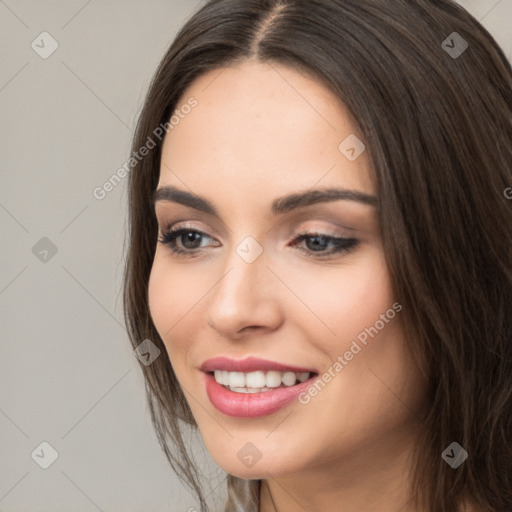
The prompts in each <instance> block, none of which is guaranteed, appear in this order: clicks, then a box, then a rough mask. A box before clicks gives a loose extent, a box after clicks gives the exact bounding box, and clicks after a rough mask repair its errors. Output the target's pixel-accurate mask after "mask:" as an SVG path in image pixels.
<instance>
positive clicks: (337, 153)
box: [159, 61, 375, 196]
mask: <svg viewBox="0 0 512 512" xmlns="http://www.w3.org/2000/svg"><path fill="white" fill-rule="evenodd" d="M191 98H194V99H195V100H196V101H197V105H196V106H195V107H194V108H193V109H191V110H190V109H184V110H183V112H181V111H180V108H181V106H182V105H185V104H186V103H187V102H188V101H189V100H190V99H191ZM184 112H188V113H186V114H185V113H184ZM176 113H178V114H181V115H180V116H179V119H180V120H179V122H178V123H177V124H176V125H175V126H173V128H172V129H171V130H170V131H169V133H168V134H167V136H166V138H165V141H164V146H163V150H162V165H161V170H160V182H159V183H160V184H161V185H170V184H174V185H183V183H180V180H181V181H183V182H184V183H185V185H187V186H188V187H189V188H192V189H194V190H197V191H198V192H199V191H208V192H210V193H217V191H218V190H219V187H222V188H223V189H226V190H229V191H231V192H232V193H234V192H235V191H238V193H239V194H242V195H244V193H246V194H247V195H250V191H252V192H253V194H254V193H259V194H260V196H261V195H262V194H263V196H266V195H268V194H269V193H272V194H273V195H275V196H277V195H280V194H281V193H282V192H287V191H290V190H292V189H304V188H308V187H313V186H315V185H316V184H318V185H321V186H343V187H344V188H348V189H356V190H359V191H361V192H365V193H368V194H372V193H374V192H375V191H374V188H373V185H372V182H371V179H370V162H369V160H368V156H367V153H366V152H365V151H363V152H362V153H361V155H360V156H359V157H358V158H357V159H355V160H352V161H351V160H350V159H349V158H347V156H346V154H345V153H344V151H345V150H346V146H347V144H342V143H344V141H346V140H348V141H349V142H351V141H354V140H357V139H362V138H363V137H362V135H361V133H360V132H359V129H358V127H357V123H356V122H355V120H354V119H353V117H352V116H351V114H350V112H349V111H348V109H347V108H346V106H345V105H344V104H343V103H342V102H341V101H340V100H339V98H337V97H336V96H335V95H334V94H333V93H332V92H331V91H330V90H329V89H327V88H326V87H324V86H323V85H322V84H321V83H320V82H318V81H315V80H313V79H312V78H310V77H307V76H305V75H304V74H302V73H301V72H300V71H297V70H295V69H292V68H289V67H287V66H283V65H280V64H276V63H259V62H252V61H246V62H244V63H242V64H238V65H236V66H232V67H226V68H221V69H216V70H213V71H210V72H208V73H206V74H205V75H202V76H200V77H199V78H198V79H197V80H196V81H194V82H193V83H192V84H191V85H190V86H189V87H188V89H187V90H186V91H185V92H184V93H183V95H182V97H181V98H180V101H179V102H178V104H177V106H176ZM355 137H357V139H355ZM340 144H341V146H340ZM349 145H350V144H349ZM352 145H353V144H352ZM356 149H357V148H356Z"/></svg>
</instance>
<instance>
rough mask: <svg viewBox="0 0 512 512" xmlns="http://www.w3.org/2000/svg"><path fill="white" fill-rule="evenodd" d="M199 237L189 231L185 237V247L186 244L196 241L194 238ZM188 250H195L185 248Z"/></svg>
mask: <svg viewBox="0 0 512 512" xmlns="http://www.w3.org/2000/svg"><path fill="white" fill-rule="evenodd" d="M198 237H200V235H199V233H193V232H191V231H189V232H188V233H187V234H186V235H185V244H184V245H185V247H187V243H188V242H190V243H192V244H193V243H194V242H195V241H196V238H198ZM187 248H188V249H195V247H187Z"/></svg>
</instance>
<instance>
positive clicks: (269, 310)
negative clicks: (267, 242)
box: [207, 250, 283, 339]
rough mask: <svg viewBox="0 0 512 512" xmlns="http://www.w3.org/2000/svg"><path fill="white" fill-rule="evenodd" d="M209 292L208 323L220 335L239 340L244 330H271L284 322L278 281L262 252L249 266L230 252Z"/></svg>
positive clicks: (238, 256) (234, 251)
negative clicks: (221, 271) (221, 272)
mask: <svg viewBox="0 0 512 512" xmlns="http://www.w3.org/2000/svg"><path fill="white" fill-rule="evenodd" d="M224 269H225V271H224V273H223V275H222V276H221V277H220V279H219V281H218V282H217V284H216V285H214V288H213V289H212V291H211V294H210V300H209V303H208V314H207V324H208V325H209V326H210V327H212V328H213V329H214V330H215V331H217V332H218V333H219V334H220V335H221V336H223V337H225V338H228V339H238V338H239V337H240V336H242V335H243V334H244V333H246V332H247V331H252V330H254V329H256V328H257V329H262V330H264V331H269V332H270V331H273V330H275V329H277V328H278V327H279V325H280V324H281V323H282V321H283V315H282V311H281V307H282V304H281V303H280V301H279V298H278V293H279V280H278V279H277V278H276V276H275V275H274V273H273V272H271V271H270V269H269V268H268V267H267V259H266V258H265V252H263V253H262V254H261V255H260V256H258V257H257V258H256V259H255V260H254V261H252V262H250V263H248V262H247V261H245V260H244V259H243V258H242V257H241V256H240V255H239V254H238V253H237V252H236V250H233V254H232V256H231V257H230V258H229V260H228V261H227V263H226V266H225V267H224Z"/></svg>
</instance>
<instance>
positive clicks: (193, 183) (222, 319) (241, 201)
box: [148, 61, 425, 512]
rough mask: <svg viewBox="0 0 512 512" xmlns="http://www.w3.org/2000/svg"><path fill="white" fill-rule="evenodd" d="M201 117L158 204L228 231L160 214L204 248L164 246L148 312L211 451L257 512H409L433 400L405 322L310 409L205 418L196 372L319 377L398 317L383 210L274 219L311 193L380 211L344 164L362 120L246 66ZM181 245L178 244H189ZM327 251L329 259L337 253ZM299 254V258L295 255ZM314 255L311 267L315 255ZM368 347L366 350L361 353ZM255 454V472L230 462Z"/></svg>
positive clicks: (338, 207)
mask: <svg viewBox="0 0 512 512" xmlns="http://www.w3.org/2000/svg"><path fill="white" fill-rule="evenodd" d="M189 97H194V98H196V99H197V101H198V105H197V107H195V108H194V109H193V110H192V112H191V113H190V114H189V115H187V116H186V117H184V119H182V120H181V121H180V123H179V124H178V125H177V126H175V127H174V129H173V130H171V131H170V132H169V133H168V135H167V136H166V138H165V141H164V146H163V152H162V166H161V169H160V178H159V183H158V186H157V188H160V187H162V186H167V185H173V186H176V187H178V188H180V189H182V190H186V191H189V192H193V193H195V194H198V195H200V196H203V197H205V198H207V199H208V200H210V201H211V202H212V203H213V204H214V205H215V206H216V208H217V209H218V210H219V215H220V218H216V217H214V216H212V215H209V214H206V213H202V212H199V211H196V210H194V209H192V208H190V207H186V206H183V205H180V204H177V203H174V202H169V201H159V202H157V203H156V205H155V211H156V215H157V219H158V223H159V229H160V236H162V235H163V234H164V231H165V230H166V226H167V224H172V226H173V228H179V227H187V228H191V229H196V230H198V231H201V232H203V233H205V234H206V236H204V237H203V238H202V239H200V241H199V242H197V243H196V245H195V246H194V245H192V244H190V242H189V245H188V246H185V245H184V243H187V239H186V238H185V237H183V236H182V237H178V239H177V240H176V245H178V246H179V247H181V248H185V250H187V247H199V249H188V250H189V251H190V252H194V251H195V252H196V253H199V256H196V257H186V256H182V255H175V254H173V253H172V251H171V250H170V248H169V247H168V246H165V245H163V244H161V243H159V242H157V241H155V247H156V250H155V258H154V263H153V267H152V271H151V276H150V281H149V290H148V294H149V302H150V311H151V316H152V319H153V322H154V324H155V327H156V328H157V330H158V332H159V334H160V336H161V337H162V339H163V341H164V343H165V346H166V349H167V352H168V356H169V358H170V361H171V363H172V366H173V369H174V371H175V372H176V375H177V378H178V380H179V382H180V384H181V385H182V387H183V389H184V391H185V396H186V397H187V400H188V403H189V405H190V408H191V410H192V413H193V415H194V417H195V419H196V421H197V424H198V427H199V430H200V432H201V435H202V438H203V440H204V443H205V445H206V447H207V449H208V451H209V452H210V454H211V455H212V457H213V459H214V460H215V461H216V462H217V463H218V464H219V466H221V467H222V468H223V469H224V470H225V471H227V472H229V473H231V474H234V475H236V476H238V477H241V478H246V479H264V480H265V481H266V485H265V486H263V491H262V494H261V502H262V503H261V511H263V512H270V511H273V510H275V509H274V505H273V504H272V500H271V499H270V495H269V492H268V490H270V492H271V493H272V498H273V502H274V503H275V507H276V509H277V510H279V511H284V510H286V511H287V512H294V511H304V510H307V511H308V512H317V511H322V512H324V511H326V510H341V508H340V504H343V511H344V512H356V511H357V512H360V511H361V510H364V511H366V512H374V511H375V512H377V511H378V512H397V511H399V510H400V512H413V509H412V508H411V506H410V503H409V501H410V498H411V495H410V476H411V472H410V467H411V451H412V449H413V447H414V446H415V445H416V443H417V435H418V433H419V429H420V428H421V425H419V424H418V422H416V421H415V418H417V414H418V411H419V410H420V409H421V407H422V406H423V405H424V402H425V384H424V382H423V381H422V378H421V377H420V374H419V371H418V369H417V368H416V366H415V365H414V363H413V361H412V359H411V356H410V354H409V352H408V351H407V348H406V345H405V342H404V335H403V326H402V322H401V318H400V313H397V314H396V316H395V317H394V318H393V319H392V320H390V321H389V322H388V323H386V324H385V327H384V328H382V329H381V330H380V331H379V332H378V334H377V335H375V336H374V337H373V338H370V337H369V338H368V343H367V345H366V346H362V350H361V351H360V352H359V353H358V354H357V355H355V356H354V357H353V359H352V360H351V361H349V362H348V364H347V365H346V366H344V367H343V369H342V370H341V371H339V372H338V373H337V374H336V376H335V377H334V378H332V379H331V381H330V382H329V383H327V385H326V386H325V387H324V388H323V389H322V390H321V391H320V392H319V393H318V395H317V396H315V397H313V398H311V400H310V402H309V403H308V404H306V405H303V404H301V403H299V401H295V402H293V403H292V404H290V405H288V406H287V407H285V408H284V409H281V410H280V411H278V412H276V413H274V414H271V415H268V416H263V417H260V418H252V419H251V418H249V419H244V418H235V417H231V416H227V415H225V414H223V413H221V412H219V411H218V410H217V409H216V408H215V407H214V406H213V405H212V404H211V402H210V400H209V398H208V396H207V394H206V390H205V386H204V382H203V377H204V375H203V373H202V372H201V371H200V370H199V367H200V365H201V364H202V363H203V362H204V361H205V360H206V359H209V358H212V357H215V356H219V355H224V356H229V357H232V358H234V359H243V358H245V357H247V356H255V357H260V358H264V359H270V360H273V361H277V362H281V363H288V364H291V365H296V366H299V367H314V368H316V369H318V372H319V374H322V373H323V372H324V371H327V370H328V369H329V368H331V367H332V366H333V363H334V362H335V361H336V360H337V358H338V356H340V355H343V354H344V353H345V352H346V351H347V350H349V348H350V346H351V343H352V342H353V341H354V340H356V337H357V335H358V334H359V333H361V332H362V331H364V330H365V328H369V327H371V326H374V325H375V323H376V321H377V320H379V319H380V318H381V315H382V314H384V313H385V312H386V311H387V310H388V309H390V308H392V305H393V303H395V302H397V299H396V297H395V296H394V293H393V287H392V282H391V281H390V275H389V272H388V268H387V264H386V261H385V258H384V253H383V247H382V236H381V232H380V224H379V216H378V210H377V208H376V207H374V206H370V205H365V204H361V203H358V202H355V201H348V200H338V201H332V202H325V203H319V204H316V205H312V206H308V207H307V208H304V209H301V210H297V211H292V212H290V213H286V214H283V215H279V216H275V215H273V214H272V212H271V211H270V204H271V202H272V201H273V200H274V199H276V198H278V197H281V196H284V195H288V194H291V193H295V192H299V191H306V190H308V189H311V188H319V187H331V186H332V187H337V188H345V189H350V190H355V191H360V192H364V193H366V194H371V195H374V196H376V189H375V186H374V184H373V180H372V168H371V163H370V160H369V157H368V152H367V151H365V152H363V153H362V154H361V155H360V156H359V157H358V158H357V159H356V160H355V161H349V160H348V159H347V158H346V157H345V156H344V155H343V154H342V153H341V152H340V150H339V149H338V146H339V144H340V143H341V142H342V141H343V140H344V139H345V138H346V137H347V136H349V135H350V134H356V135H357V136H358V137H359V138H360V139H361V140H363V137H362V135H361V134H360V133H359V131H358V128H357V125H356V123H355V120H354V119H353V118H352V116H351V115H350V113H349V111H348V110H347V109H346V107H345V106H344V105H343V104H342V103H341V102H340V101H339V99H338V98H337V97H336V96H335V95H333V93H331V92H330V91H329V90H328V89H326V88H325V87H324V86H323V85H322V84H320V83H319V82H317V81H314V80H312V79H311V78H308V77H306V76H304V75H303V74H301V73H299V72H298V71H296V70H293V69H291V68H288V67H285V66H283V65H279V64H275V63H272V64H271V65H270V64H268V63H265V64H262V63H257V62H253V61H245V62H243V63H242V64H238V65H237V66H234V67H228V68H224V69H223V70H222V72H221V73H220V74H219V70H216V71H213V72H210V73H207V74H206V75H203V76H201V77H200V78H198V79H197V80H196V81H195V82H194V83H192V84H191V86H190V87H189V89H188V90H187V91H185V93H184V94H183V96H182V99H181V100H180V102H179V103H178V105H181V104H184V103H186V101H187V99H188V98H189ZM302 230H306V231H308V232H314V231H315V230H318V231H319V232H321V233H322V234H326V235H331V236H341V237H354V238H357V239H358V240H359V244H358V245H357V246H356V247H355V248H354V249H353V250H351V251H350V252H347V253H337V254H336V253H335V254H333V255H332V256H331V257H329V258H325V259H317V258H315V255H317V254H318V253H317V252H314V249H315V247H314V243H313V244H312V243H307V241H303V242H301V243H300V244H298V245H297V246H295V247H294V246H292V242H293V240H294V239H295V237H296V236H297V234H298V233H299V232H300V231H302ZM249 235H250V236H252V237H254V238H255V239H256V240H257V241H258V242H259V244H260V246H261V248H262V249H263V253H262V254H261V255H260V256H259V257H258V258H257V259H256V260H255V261H254V262H253V263H250V264H248V263H246V262H245V261H244V260H243V259H242V258H241V257H240V256H239V255H238V254H237V252H236V248H237V246H238V244H240V242H242V240H244V238H245V237H247V236H249ZM184 238H185V239H184ZM332 247H333V246H332V245H328V246H327V247H326V248H325V249H324V253H329V251H331V248H332ZM300 248H302V249H303V250H304V251H306V252H301V250H300ZM308 249H309V253H308V252H307V251H308ZM360 345H361V344H360ZM247 442H251V443H252V444H254V445H255V446H256V447H257V449H258V450H259V451H260V452H261V455H262V456H261V459H260V460H259V461H258V462H257V463H256V464H254V465H253V466H252V467H250V468H249V467H246V465H244V463H243V462H242V461H241V460H239V458H238V457H237V452H238V451H239V450H240V449H241V448H242V447H243V446H244V445H245V444H246V443H247Z"/></svg>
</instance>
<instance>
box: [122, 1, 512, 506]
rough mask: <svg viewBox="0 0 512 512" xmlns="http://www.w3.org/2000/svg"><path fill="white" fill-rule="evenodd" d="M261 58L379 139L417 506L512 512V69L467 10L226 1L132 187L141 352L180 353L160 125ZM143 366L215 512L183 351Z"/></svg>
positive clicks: (370, 140) (252, 485)
mask: <svg viewBox="0 0 512 512" xmlns="http://www.w3.org/2000/svg"><path fill="white" fill-rule="evenodd" d="M454 32H456V33H457V34H454ZM464 41H465V42H466V43H467V48H465V46H464ZM464 48H465V51H463V50H464ZM454 49H455V50H454ZM456 50H459V54H456V53H454V52H455V51H456ZM461 51H462V53H460V52H461ZM250 58H252V59H259V60H261V61H274V62H278V63H281V64H284V65H288V66H291V67H293V68H295V69H297V70H299V71H300V72H304V73H308V74H309V75H311V76H313V77H315V78H316V79H317V80H319V81H321V82H322V83H323V84H324V85H325V86H326V87H328V88H329V89H330V90H332V91H333V92H334V93H335V94H336V95H337V96H338V97H339V98H340V100H341V101H343V102H344V103H345V105H346V106H347V107H348V109H349V110H350V112H351V113H352V114H353V116H354V118H355V119H356V120H357V122H358V124H359V128H360V133H362V134H363V135H364V137H365V144H366V147H367V151H368V153H369V156H370V160H371V162H372V165H373V168H374V172H375V176H374V179H375V180H376V181H375V182H376V184H377V192H378V197H379V214H380V220H381V226H382V235H383V243H384V251H385V257H386V261H387V263H388V268H389V272H390V275H391V278H392V280H393V285H394V289H395V291H396V296H397V300H399V301H400V303H401V304H402V305H403V312H402V318H403V319H404V325H405V330H406V336H407V340H408V342H409V344H410V347H411V350H412V351H413V354H414V356H415V358H416V360H417V362H418V364H419V366H420V368H421V369H422V371H423V373H424V375H425V376H426V378H427V379H428V383H429V387H428V397H427V398H428V407H427V413H426V415H425V417H424V418H422V421H423V422H424V425H425V427H426V429H425V430H426V435H425V438H424V439H423V440H422V443H421V444H420V445H418V447H417V454H416V459H415V460H416V461H417V464H416V468H415V473H414V489H413V493H414V495H415V502H416V505H417V507H418V510H420V509H421V510H426V511H429V512H453V511H456V510H457V511H459V510H462V508H461V507H462V505H461V504H462V500H463V498H466V497H468V498H470V499H471V500H472V501H473V502H474V503H476V504H477V505H478V506H479V507H483V509H484V510H486V511H488V512H510V511H511V510H512V448H511V442H510V435H511V433H512V432H511V426H512V398H511V392H512V250H511V248H512V200H510V199H509V197H510V196H511V195H512V192H511V194H508V195H507V193H506V191H507V189H508V190H510V188H509V187H512V107H511V106H512V69H511V66H510V63H509V62H508V60H507V58H506V57H505V55H504V53H503V51H502V50H501V49H500V47H499V46H498V44H497V43H496V41H495V40H494V38H493V37H492V36H491V35H490V34H489V32H488V31H487V30H486V29H485V28H484V27H483V26H482V25H481V24H480V23H479V22H478V21H477V20H476V19H475V18H473V17H472V16H471V15H470V14H469V13H468V12H467V11H466V10H464V9H463V8H462V7H460V6H459V5H457V4H456V3H455V2H454V1H451V0H396V1H392V2H391V1H389V0H365V1H361V0H211V1H209V2H207V3H206V4H205V5H204V6H202V8H200V9H199V10H198V12H197V13H195V14H194V15H193V16H192V17H191V19H190V20H189V21H188V22H187V23H186V24H185V25H184V26H183V28H182V29H181V31H180V32H179V33H178V35H177V37H176V38H175V40H174V42H173V43H172V45H171V47H170V48H169V50H168V51H167V53H166V55H165V56H164V58H163V60H162V61H161V63H160V65H159V67H158V70H157V71H156V74H155V76H154V78H153V81H152V83H151V86H150V88H149V92H148V94H147V97H146V100H145V104H144V107H143V110H142V112H141V114H140V118H139V121H138V125H137V129H136V133H135V137H134V141H133V147H132V149H133V151H134V152H137V151H138V150H139V149H140V148H141V147H142V146H144V145H145V144H147V141H148V137H151V138H152V139H153V140H154V142H156V147H155V148H154V149H152V150H151V151H150V152H149V154H147V156H145V157H144V158H143V159H141V160H140V161H138V162H137V164H136V165H134V167H133V169H132V171H131V173H130V175H129V178H128V179H129V192H128V193H129V198H128V200H129V224H128V227H129V232H128V243H129V246H128V252H127V258H126V267H125V276H124V290H123V292H124V311H125V321H126V326H127V330H128V335H129V338H130V341H131V343H132V345H133V347H136V346H137V345H139V344H140V343H141V342H142V341H143V340H144V339H146V338H149V339H150V340H152V342H153V343H155V344H156V345H157V346H158V347H159V348H160V350H161V351H162V352H163V353H165V346H164V344H163V342H162V340H161V339H160V337H159V335H158V333H157V331H156V329H155V326H154V325H153V323H152V320H151V316H150V311H149V306H148V296H147V289H148V279H149V274H150V270H151V266H152V262H153V258H154V251H155V241H156V239H157V221H156V217H155V213H154V211H153V209H152V204H151V197H152V193H153V191H154V190H155V187H156V185H157V183H158V179H159V168H160V156H161V147H162V140H163V137H161V138H157V137H155V135H154V134H155V129H157V127H159V126H161V125H162V124H163V123H165V122H167V121H169V118H170V116H171V115H172V114H173V112H174V110H175V109H176V108H178V107H179V104H178V101H180V99H181V97H182V95H183V93H184V91H185V89H186V87H187V86H189V85H190V84H191V83H192V82H193V81H194V79H196V78H197V77H199V76H200V75H201V74H203V73H205V72H207V71H210V70H213V69H218V68H221V67H223V66H228V65H234V64H236V63H237V62H240V61H242V60H244V59H250ZM198 108H200V106H199V107H198ZM155 139H156V140H155ZM141 368H142V371H143V373H144V376H145V382H146V391H147V397H148V402H149V408H150V412H151V417H152V421H153V424H154V427H155V430H156V433H157V436H158V439H159V442H160V444H161V447H162V449H163V450H164V452H165V454H166V456H167V458H168V460H169V462H170V464H171V465H172V467H173V468H174V469H175V471H176V472H177V474H178V475H179V476H180V477H181V478H183V479H184V481H185V482H187V483H188V484H189V485H190V486H191V487H192V489H193V490H194V491H195V492H196V494H197V496H198V498H199V502H200V506H201V511H203V512H204V511H206V510H207V505H206V501H205V498H204V496H203V491H202V488H201V485H200V483H199V476H200V471H199V470H198V468H197V467H195V465H194V463H193V461H192V458H191V457H190V455H189V453H188V451H187V447H186V444H185V442H184V439H183V434H182V427H183V426H184V425H185V424H188V425H191V426H192V427H197V425H196V423H195V421H194V418H193V416H192V414H191V411H190V409H189V406H188V404H187V401H186V399H185V396H184V394H183V392H182V390H181V388H180V385H179V383H178V381H177V379H176V376H175V374H174V373H173V370H172V367H171V364H170V362H169V360H168V358H167V357H160V358H157V359H156V360H155V361H154V362H153V363H152V364H151V365H149V366H145V365H141ZM452 442H458V443H459V444H460V445H461V446H462V447H463V448H464V449H465V450H466V451H467V452H468V454H469V458H468V459H467V460H466V461H465V462H464V463H463V464H462V465H461V466H459V467H458V468H457V469H452V468H451V467H450V466H449V465H448V464H447V463H446V462H445V461H444V460H443V458H442V457H441V454H442V452H443V451H444V450H445V448H446V447H448V446H449V445H450V444H451V443H452ZM259 486H260V481H258V480H255V481H243V480H241V479H238V478H236V477H234V476H232V475H228V494H229V499H228V504H227V505H226V511H230V512H231V511H234V510H244V511H245V512H247V511H257V510H258V509H259V502H258V500H259V499H258V489H259ZM237 504H238V505H237Z"/></svg>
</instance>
